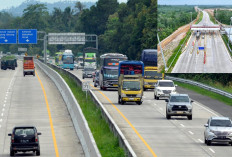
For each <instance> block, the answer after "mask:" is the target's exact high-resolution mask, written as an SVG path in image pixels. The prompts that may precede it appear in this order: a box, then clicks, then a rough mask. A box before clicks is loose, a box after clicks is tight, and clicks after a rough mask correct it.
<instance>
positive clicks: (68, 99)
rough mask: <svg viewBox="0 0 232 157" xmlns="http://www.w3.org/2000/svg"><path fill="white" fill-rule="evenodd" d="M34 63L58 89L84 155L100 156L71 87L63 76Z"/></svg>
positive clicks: (37, 62)
mask: <svg viewBox="0 0 232 157" xmlns="http://www.w3.org/2000/svg"><path fill="white" fill-rule="evenodd" d="M36 64H37V65H38V66H39V67H40V68H41V69H42V70H43V71H44V72H45V73H46V74H47V75H48V76H49V77H50V78H51V80H52V81H53V82H54V83H55V85H56V86H57V88H58V89H59V91H60V93H61V95H62V97H63V99H64V101H65V103H66V105H67V108H68V111H69V114H70V116H71V119H72V122H73V125H74V128H75V130H76V133H77V136H78V137H79V139H80V142H81V145H82V148H83V150H84V153H85V156H86V157H101V154H100V152H99V150H98V147H97V145H96V142H95V140H94V138H93V135H92V133H91V131H90V128H89V126H88V123H87V121H86V119H85V117H84V115H83V113H82V110H81V108H80V106H79V104H78V102H77V101H76V98H75V97H74V95H73V93H72V91H71V89H70V88H69V86H68V85H67V83H66V82H65V81H64V80H63V78H62V77H61V76H60V75H59V74H58V73H57V72H56V71H55V70H53V69H52V68H50V67H49V66H47V65H45V64H44V63H42V62H40V61H36Z"/></svg>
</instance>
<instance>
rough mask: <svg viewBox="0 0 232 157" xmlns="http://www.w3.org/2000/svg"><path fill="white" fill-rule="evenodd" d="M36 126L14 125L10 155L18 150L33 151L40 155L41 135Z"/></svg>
mask: <svg viewBox="0 0 232 157" xmlns="http://www.w3.org/2000/svg"><path fill="white" fill-rule="evenodd" d="M38 135H41V133H39V132H37V129H36V128H35V127H34V126H18V127H14V128H13V130H12V133H11V134H8V136H11V145H10V156H14V155H15V153H17V152H27V151H33V152H34V153H36V156H40V145H39V136H38Z"/></svg>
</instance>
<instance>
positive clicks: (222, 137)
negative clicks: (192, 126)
mask: <svg viewBox="0 0 232 157" xmlns="http://www.w3.org/2000/svg"><path fill="white" fill-rule="evenodd" d="M204 126H205V132H204V138H205V144H207V145H211V143H212V142H228V143H229V144H231V145H232V123H231V120H230V118H227V117H211V118H210V119H209V120H208V122H207V124H205V125H204Z"/></svg>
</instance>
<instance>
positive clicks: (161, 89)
mask: <svg viewBox="0 0 232 157" xmlns="http://www.w3.org/2000/svg"><path fill="white" fill-rule="evenodd" d="M176 86H177V85H174V83H173V81H172V80H159V81H158V82H157V83H156V84H155V88H154V98H155V99H157V100H159V98H160V97H169V96H170V94H176Z"/></svg>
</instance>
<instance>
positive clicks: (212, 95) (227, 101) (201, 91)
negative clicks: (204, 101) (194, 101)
mask: <svg viewBox="0 0 232 157" xmlns="http://www.w3.org/2000/svg"><path fill="white" fill-rule="evenodd" d="M175 84H177V85H178V86H180V87H182V88H185V89H188V90H192V91H194V92H196V93H199V94H201V95H204V96H208V97H210V98H212V99H215V100H218V101H221V102H223V103H225V104H227V105H230V106H232V103H231V99H230V98H228V97H225V96H222V95H220V94H217V93H214V92H210V91H208V90H205V89H203V88H200V87H197V86H193V85H190V84H186V83H181V82H177V81H175Z"/></svg>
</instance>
